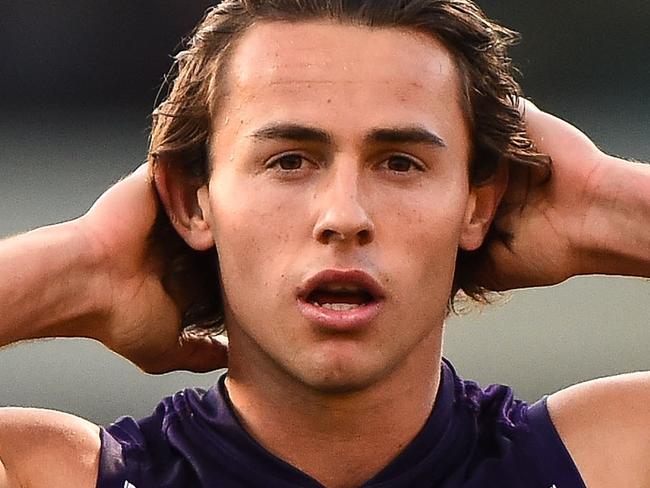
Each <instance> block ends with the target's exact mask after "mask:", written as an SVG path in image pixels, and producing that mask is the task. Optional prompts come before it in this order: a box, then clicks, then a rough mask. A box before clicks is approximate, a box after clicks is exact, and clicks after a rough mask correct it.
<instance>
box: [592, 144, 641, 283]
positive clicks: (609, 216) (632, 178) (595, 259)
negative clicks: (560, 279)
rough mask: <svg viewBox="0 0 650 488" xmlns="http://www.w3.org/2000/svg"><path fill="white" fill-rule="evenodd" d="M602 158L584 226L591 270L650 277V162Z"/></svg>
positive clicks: (594, 180) (609, 157) (594, 181)
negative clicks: (649, 163)
mask: <svg viewBox="0 0 650 488" xmlns="http://www.w3.org/2000/svg"><path fill="white" fill-rule="evenodd" d="M602 158H603V159H602V164H600V166H599V170H598V175H595V176H594V178H593V181H592V184H591V186H590V188H591V190H590V193H591V202H592V205H591V206H590V208H589V209H588V210H587V215H586V217H585V229H584V230H583V239H582V242H583V251H584V255H585V256H586V259H585V268H586V271H587V272H590V273H602V274H617V275H629V276H643V277H650V165H647V164H642V163H632V162H629V161H625V160H622V159H618V158H614V157H611V156H606V155H603V156H602Z"/></svg>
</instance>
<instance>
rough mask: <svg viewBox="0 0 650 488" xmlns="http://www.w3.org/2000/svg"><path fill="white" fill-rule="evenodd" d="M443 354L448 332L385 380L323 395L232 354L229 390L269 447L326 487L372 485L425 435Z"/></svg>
mask: <svg viewBox="0 0 650 488" xmlns="http://www.w3.org/2000/svg"><path fill="white" fill-rule="evenodd" d="M232 347H233V343H232V342H231V351H232ZM236 349H237V348H236V347H235V348H234V351H233V352H235V353H236ZM440 351H441V330H440V331H436V332H435V333H433V334H432V335H431V337H429V338H427V339H426V340H425V341H422V343H420V344H419V345H418V346H417V348H416V350H414V351H412V352H411V354H409V356H408V357H407V358H406V359H405V360H404V361H403V364H401V365H399V366H398V367H396V368H394V369H393V370H392V371H391V372H389V373H387V374H386V375H385V376H384V377H383V378H382V379H381V380H378V381H376V382H375V383H373V384H372V385H370V386H368V387H366V388H364V389H362V390H359V391H353V392H346V393H327V392H325V393H324V392H319V391H316V390H314V389H312V388H309V387H307V386H305V385H304V384H301V383H300V382H299V381H296V380H294V379H292V378H291V377H289V376H288V375H287V374H286V373H285V374H282V372H281V371H279V369H278V368H274V367H272V366H270V365H268V364H267V365H264V366H260V364H259V363H257V362H256V361H255V362H251V361H246V362H242V363H240V362H239V361H237V360H236V359H235V358H233V356H232V355H231V356H230V362H231V365H230V368H229V372H228V378H227V380H226V386H227V389H228V393H229V395H230V398H231V401H232V403H233V405H234V407H235V412H236V414H237V416H238V417H239V419H240V421H241V422H242V424H243V425H244V427H245V428H246V430H247V431H248V432H249V433H250V434H251V435H252V436H253V437H254V438H255V439H256V440H257V441H258V442H259V443H260V444H261V445H262V446H263V447H264V448H266V449H267V450H268V451H269V452H271V453H273V454H274V455H275V456H277V457H279V458H281V459H283V460H284V461H286V462H288V463H289V464H291V465H293V466H294V467H296V468H298V469H300V470H301V471H303V472H305V473H307V474H308V475H310V476H311V477H312V478H314V479H316V480H318V481H319V482H320V483H322V484H323V485H324V486H327V487H329V488H344V487H345V488H347V487H353V486H358V485H360V484H362V483H363V482H365V481H367V480H369V479H371V478H372V477H373V476H374V475H375V474H377V473H378V472H379V471H381V469H382V468H384V467H385V466H386V465H388V464H389V463H390V461H391V460H393V459H394V458H395V457H396V456H397V455H398V454H399V453H400V452H401V451H402V450H403V449H404V448H405V447H406V446H407V445H408V444H409V442H411V441H412V440H413V439H414V438H415V436H416V435H417V434H418V432H419V431H420V430H421V429H422V427H423V426H424V424H425V422H426V421H427V419H428V417H429V415H430V414H431V410H432V408H433V404H434V402H435V397H436V393H437V391H438V386H439V382H440V361H441V353H440ZM235 355H236V354H235ZM248 358H249V359H250V356H248ZM233 359H235V360H234V361H233ZM254 363H257V367H254V368H253V367H252V364H254Z"/></svg>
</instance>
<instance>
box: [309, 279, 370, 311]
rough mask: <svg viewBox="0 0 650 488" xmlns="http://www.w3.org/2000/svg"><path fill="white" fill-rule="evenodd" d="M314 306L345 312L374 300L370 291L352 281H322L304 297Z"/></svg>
mask: <svg viewBox="0 0 650 488" xmlns="http://www.w3.org/2000/svg"><path fill="white" fill-rule="evenodd" d="M305 301H306V302H307V303H310V304H312V305H314V306H316V307H321V308H326V309H329V310H336V311H340V312H345V311H349V310H355V309H357V308H359V307H363V306H364V305H368V304H371V303H373V302H375V301H376V298H375V296H374V295H373V294H372V292H371V291H369V290H367V289H366V288H365V287H364V286H362V285H359V284H352V283H336V282H331V283H324V284H321V285H319V286H317V287H316V288H315V289H314V290H313V291H312V292H311V293H310V294H309V295H308V296H307V297H306V299H305Z"/></svg>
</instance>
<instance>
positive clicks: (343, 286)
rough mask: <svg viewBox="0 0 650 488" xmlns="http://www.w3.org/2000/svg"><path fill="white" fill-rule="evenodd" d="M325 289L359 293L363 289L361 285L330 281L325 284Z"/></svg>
mask: <svg viewBox="0 0 650 488" xmlns="http://www.w3.org/2000/svg"><path fill="white" fill-rule="evenodd" d="M323 289H324V290H327V291H333V292H337V293H341V292H343V293H358V292H360V291H361V287H360V286H358V285H355V284H352V283H328V284H327V285H324V286H323Z"/></svg>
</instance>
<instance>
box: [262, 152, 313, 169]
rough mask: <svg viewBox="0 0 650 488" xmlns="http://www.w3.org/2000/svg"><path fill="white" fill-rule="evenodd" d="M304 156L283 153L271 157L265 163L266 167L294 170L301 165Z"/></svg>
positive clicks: (303, 161)
mask: <svg viewBox="0 0 650 488" xmlns="http://www.w3.org/2000/svg"><path fill="white" fill-rule="evenodd" d="M304 163H305V158H304V157H302V156H301V155H300V154H284V155H281V156H278V157H276V158H273V159H272V160H271V161H269V163H268V164H267V167H268V168H278V169H280V170H282V171H296V170H299V169H301V168H302V167H303V165H304Z"/></svg>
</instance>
